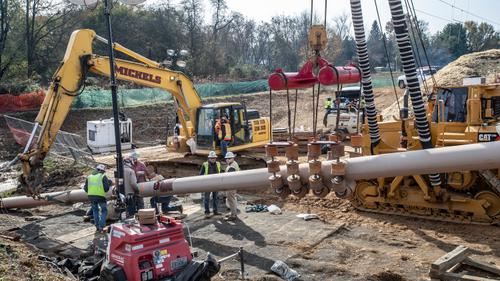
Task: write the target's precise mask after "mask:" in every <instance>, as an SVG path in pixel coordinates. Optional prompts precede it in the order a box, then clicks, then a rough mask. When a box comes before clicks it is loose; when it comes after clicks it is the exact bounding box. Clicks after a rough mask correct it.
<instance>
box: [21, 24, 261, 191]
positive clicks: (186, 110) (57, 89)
mask: <svg viewBox="0 0 500 281" xmlns="http://www.w3.org/2000/svg"><path fill="white" fill-rule="evenodd" d="M95 41H101V42H104V43H107V40H106V39H104V38H102V37H100V36H99V35H97V34H96V33H95V31H93V30H89V29H82V30H76V31H74V32H73V33H72V34H71V37H70V40H69V43H68V46H67V49H66V53H65V55H64V58H63V60H62V62H61V65H60V66H59V68H58V69H57V71H56V73H55V74H54V76H53V78H52V83H51V85H50V87H49V90H48V92H47V94H46V97H45V99H44V101H43V103H42V106H41V108H40V112H39V113H38V116H37V117H36V120H35V128H34V129H33V132H32V134H31V137H30V140H29V144H28V146H27V148H29V147H31V148H30V149H25V151H24V153H22V154H21V155H20V160H21V161H22V168H23V174H22V175H21V185H22V186H24V187H29V188H28V190H27V191H28V193H35V194H36V193H37V191H36V189H37V187H38V186H39V185H40V184H41V181H42V179H43V159H44V158H45V156H46V155H47V153H48V152H49V149H50V147H51V145H52V143H53V142H54V140H55V138H56V135H57V133H58V131H59V129H60V128H61V126H62V124H63V122H64V120H65V119H66V116H67V114H68V112H69V110H70V108H71V104H72V102H73V100H74V99H75V97H76V96H78V95H79V94H80V93H81V91H82V88H83V85H84V82H85V79H86V77H87V74H89V73H94V74H97V75H102V76H109V75H110V63H109V58H108V57H105V56H100V55H97V54H94V53H93V48H92V45H93V43H94V42H95ZM113 48H114V50H116V51H118V52H120V53H122V54H125V55H127V56H129V57H131V58H133V59H134V60H136V61H137V62H132V61H127V60H122V59H116V60H115V64H116V78H117V79H119V80H124V81H129V82H133V83H135V84H138V85H141V86H145V87H152V88H160V89H164V90H166V91H168V92H169V93H170V94H172V96H173V100H174V105H175V107H176V111H177V112H176V115H177V116H178V117H179V122H180V125H182V126H179V128H180V132H179V134H178V135H177V136H175V138H171V139H170V140H168V141H167V144H168V145H169V147H168V149H169V151H176V152H191V153H192V154H195V155H207V154H208V152H209V151H210V150H215V151H216V152H220V149H219V146H218V144H217V136H216V134H215V129H214V128H215V122H216V119H217V118H220V117H222V116H226V117H227V118H228V120H229V121H230V125H231V129H232V130H231V131H232V140H231V144H230V146H229V148H228V151H241V150H247V149H252V148H256V147H263V146H264V145H265V144H266V143H268V142H269V139H270V121H269V118H266V117H262V118H261V117H259V116H258V114H255V112H252V114H250V113H248V112H247V110H246V106H245V105H244V104H239V103H217V104H209V105H202V102H201V99H200V97H199V95H198V93H197V92H196V89H195V87H194V85H193V81H192V80H191V79H190V78H189V77H188V76H187V75H185V74H184V73H183V72H179V71H174V70H171V69H169V68H168V67H166V66H163V65H161V64H160V63H158V62H155V61H153V60H150V59H148V58H146V57H144V56H142V55H140V54H138V53H136V52H133V51H131V50H129V49H127V48H125V47H124V46H122V45H120V44H118V43H114V46H113ZM38 126H39V127H40V129H41V130H40V133H39V135H38V136H34V135H35V132H36V129H37V127H38ZM35 139H36V143H35V144H34V145H33V146H31V142H32V141H35ZM190 139H192V140H193V141H194V143H195V146H192V145H191V146H188V145H187V143H188V140H190ZM192 147H196V148H195V149H194V151H193V148H192ZM189 162H191V163H192V162H193V161H192V160H190V161H189Z"/></svg>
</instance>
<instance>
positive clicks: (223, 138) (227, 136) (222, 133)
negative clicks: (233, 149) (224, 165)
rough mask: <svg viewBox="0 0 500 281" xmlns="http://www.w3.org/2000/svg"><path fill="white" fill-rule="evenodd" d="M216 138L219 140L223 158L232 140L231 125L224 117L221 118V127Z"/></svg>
mask: <svg viewBox="0 0 500 281" xmlns="http://www.w3.org/2000/svg"><path fill="white" fill-rule="evenodd" d="M218 137H219V140H220V150H221V152H222V156H223V157H224V156H225V155H226V153H227V148H228V147H229V144H230V143H231V140H232V134H231V124H230V123H229V120H228V119H227V117H226V116H222V126H221V128H220V130H219V135H218Z"/></svg>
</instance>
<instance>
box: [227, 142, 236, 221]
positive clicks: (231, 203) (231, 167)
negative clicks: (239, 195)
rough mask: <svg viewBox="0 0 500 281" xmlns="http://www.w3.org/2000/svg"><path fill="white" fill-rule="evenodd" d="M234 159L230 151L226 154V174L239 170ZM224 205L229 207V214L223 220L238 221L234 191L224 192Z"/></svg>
mask: <svg viewBox="0 0 500 281" xmlns="http://www.w3.org/2000/svg"><path fill="white" fill-rule="evenodd" d="M235 157H236V155H235V154H234V153H232V152H231V151H229V152H228V153H227V154H226V157H225V158H226V163H227V167H226V173H230V172H237V171H239V170H240V166H239V165H238V163H237V162H236V161H235V160H234V158H235ZM226 205H227V206H228V207H229V210H230V211H231V213H230V214H229V215H228V216H227V217H225V218H224V220H227V221H234V220H236V219H238V202H237V200H236V190H229V191H226Z"/></svg>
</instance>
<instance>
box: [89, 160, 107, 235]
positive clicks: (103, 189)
mask: <svg viewBox="0 0 500 281" xmlns="http://www.w3.org/2000/svg"><path fill="white" fill-rule="evenodd" d="M105 171H106V167H105V166H104V165H103V164H99V165H97V166H96V169H95V171H94V172H92V174H91V175H89V176H88V177H87V180H86V181H85V186H84V190H85V192H86V193H87V196H88V198H89V201H90V204H91V206H92V215H93V217H94V224H95V227H96V231H97V232H102V231H103V229H104V227H105V226H106V216H107V215H108V207H107V206H106V193H107V192H108V191H109V186H110V181H109V180H108V178H107V177H106V175H105V174H104V172H105ZM99 209H100V211H99Z"/></svg>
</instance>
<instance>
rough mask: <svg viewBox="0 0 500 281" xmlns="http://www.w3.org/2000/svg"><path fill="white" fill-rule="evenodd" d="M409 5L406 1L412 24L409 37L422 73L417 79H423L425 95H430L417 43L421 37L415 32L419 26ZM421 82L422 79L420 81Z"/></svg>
mask: <svg viewBox="0 0 500 281" xmlns="http://www.w3.org/2000/svg"><path fill="white" fill-rule="evenodd" d="M409 5H410V4H409V2H408V0H405V6H406V12H407V14H408V21H409V24H410V26H409V27H408V35H410V32H411V35H412V36H409V38H410V42H411V44H412V45H413V46H415V52H416V54H415V61H416V63H417V66H418V67H419V69H420V71H418V72H417V77H418V78H421V79H422V84H423V86H424V90H425V93H429V87H428V85H427V81H425V79H424V78H425V77H424V76H423V75H422V74H423V72H422V67H423V64H422V58H421V56H420V48H419V46H418V41H417V37H419V35H418V34H417V33H416V31H415V29H416V28H417V26H418V23H415V22H414V20H415V19H414V18H413V14H412V13H411V11H410V7H409ZM429 72H430V69H429ZM419 82H420V79H419ZM419 84H420V83H419Z"/></svg>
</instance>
